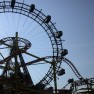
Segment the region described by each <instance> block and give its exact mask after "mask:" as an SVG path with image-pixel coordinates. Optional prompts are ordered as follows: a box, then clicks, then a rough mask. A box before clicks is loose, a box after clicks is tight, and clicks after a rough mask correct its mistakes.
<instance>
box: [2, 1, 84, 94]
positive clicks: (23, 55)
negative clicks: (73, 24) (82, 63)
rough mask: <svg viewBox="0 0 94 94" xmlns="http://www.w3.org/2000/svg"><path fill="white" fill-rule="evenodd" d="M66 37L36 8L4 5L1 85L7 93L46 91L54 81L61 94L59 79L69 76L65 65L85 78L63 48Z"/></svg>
mask: <svg viewBox="0 0 94 94" xmlns="http://www.w3.org/2000/svg"><path fill="white" fill-rule="evenodd" d="M62 35H63V32H62V31H60V30H57V28H56V27H55V25H54V23H53V22H52V21H51V16H50V15H45V14H44V13H43V12H42V10H38V9H36V6H35V5H34V4H31V5H27V4H25V3H24V2H17V1H16V0H10V1H7V0H4V1H0V73H1V76H0V80H1V83H0V85H2V83H3V86H4V88H5V89H6V91H7V92H13V93H14V92H15V93H16V94H18V93H19V94H23V93H21V92H22V91H23V92H27V91H28V92H32V90H31V89H34V90H36V89H37V90H44V89H45V88H46V87H47V88H48V87H49V86H51V84H50V83H51V82H52V81H53V82H54V87H55V92H57V76H62V75H63V74H65V70H64V69H63V68H62V67H61V63H62V61H63V62H65V63H67V64H68V65H69V66H70V67H71V69H72V71H73V72H74V73H75V75H76V76H77V77H78V78H79V79H80V78H83V77H82V76H81V75H80V73H79V72H78V70H77V69H76V67H75V66H74V65H73V63H72V62H71V61H70V60H68V59H67V58H65V56H66V55H67V54H68V51H67V49H64V48H63V46H62V38H61V37H62ZM2 92H3V91H2ZM9 94H11V93H9ZM27 94H28V93H27Z"/></svg>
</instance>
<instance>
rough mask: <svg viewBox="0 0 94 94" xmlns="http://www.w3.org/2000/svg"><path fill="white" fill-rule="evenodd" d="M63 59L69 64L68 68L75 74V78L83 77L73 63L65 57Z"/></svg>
mask: <svg viewBox="0 0 94 94" xmlns="http://www.w3.org/2000/svg"><path fill="white" fill-rule="evenodd" d="M63 61H64V62H66V63H67V64H68V65H69V66H70V68H71V69H72V71H73V72H74V74H75V75H76V76H77V78H79V79H81V78H83V77H82V75H81V74H80V73H79V71H78V70H77V68H76V67H75V66H74V64H73V63H72V62H71V61H70V60H68V59H67V58H64V59H63Z"/></svg>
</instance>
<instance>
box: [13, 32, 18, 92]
mask: <svg viewBox="0 0 94 94" xmlns="http://www.w3.org/2000/svg"><path fill="white" fill-rule="evenodd" d="M14 43H15V44H14V45H15V48H14V50H15V51H16V54H15V57H14V58H15V80H16V83H15V93H17V78H18V77H17V74H18V60H17V49H18V32H16V39H15V42H14Z"/></svg>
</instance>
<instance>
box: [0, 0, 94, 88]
mask: <svg viewBox="0 0 94 94" xmlns="http://www.w3.org/2000/svg"><path fill="white" fill-rule="evenodd" d="M0 1H2V0H0ZM17 1H19V0H17ZM21 1H22V0H21ZM24 2H25V3H27V4H29V5H30V4H35V5H36V8H37V9H39V10H40V9H42V12H43V13H44V14H45V15H51V17H52V22H56V25H55V26H56V28H57V29H58V30H61V31H63V33H64V34H63V37H62V39H63V40H65V41H64V42H63V47H64V48H66V49H68V52H69V54H68V55H67V56H66V58H68V59H69V60H70V61H72V62H73V64H74V65H75V66H76V67H77V69H78V70H79V72H80V73H81V74H82V76H83V77H85V78H92V77H94V56H93V55H94V0H24ZM19 18H20V17H19ZM33 27H34V26H33ZM14 28H15V27H14ZM27 28H28V27H27ZM34 28H36V27H34ZM40 30H41V29H40ZM0 36H1V35H0ZM48 45H49V43H48ZM41 46H43V45H41ZM32 47H33V41H32ZM47 47H49V46H47ZM37 53H38V52H37ZM62 67H63V68H65V71H66V74H65V75H63V76H62V77H60V80H59V81H58V87H60V88H61V87H63V86H64V85H65V84H66V82H67V80H68V79H69V78H75V79H77V78H76V76H75V75H74V73H73V72H72V70H71V69H70V67H69V66H68V65H66V64H65V63H62ZM36 69H38V67H37V68H36ZM40 74H42V73H40Z"/></svg>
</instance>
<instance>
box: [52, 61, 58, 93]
mask: <svg viewBox="0 0 94 94" xmlns="http://www.w3.org/2000/svg"><path fill="white" fill-rule="evenodd" d="M52 63H53V74H54V87H55V94H57V80H56V62H55V60H53V62H52Z"/></svg>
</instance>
